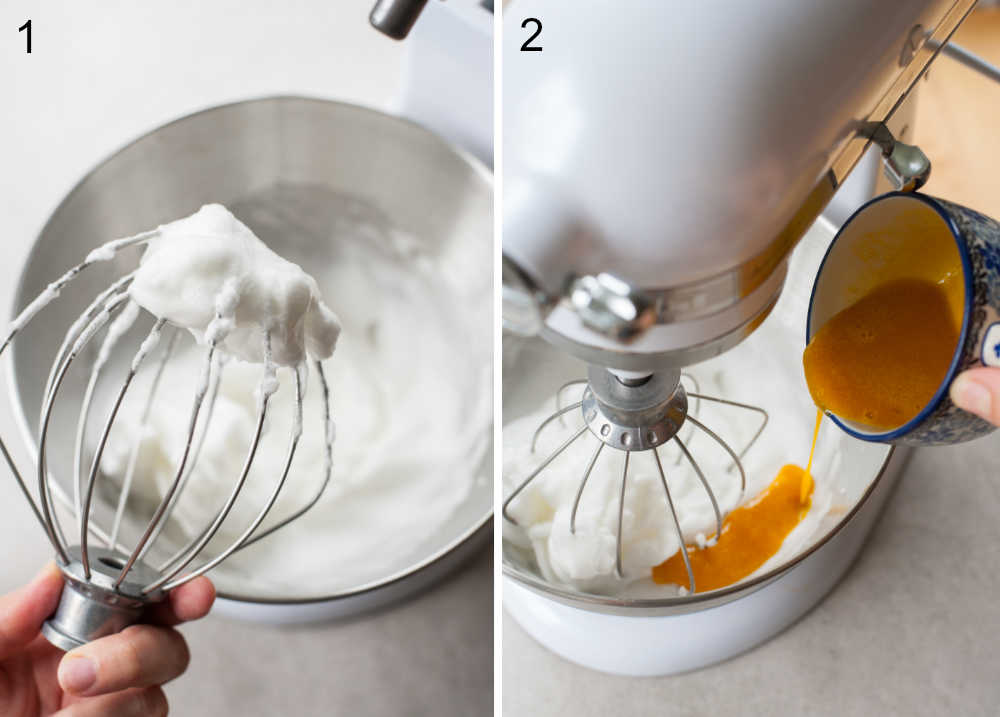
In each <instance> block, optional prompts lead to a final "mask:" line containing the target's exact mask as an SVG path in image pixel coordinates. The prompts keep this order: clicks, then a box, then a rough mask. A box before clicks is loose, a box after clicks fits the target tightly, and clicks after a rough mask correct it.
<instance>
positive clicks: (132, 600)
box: [0, 230, 333, 650]
mask: <svg viewBox="0 0 1000 717" xmlns="http://www.w3.org/2000/svg"><path fill="white" fill-rule="evenodd" d="M156 234H157V231H156V230H154V231H151V232H145V233H143V234H138V235H136V236H133V237H128V238H125V239H120V240H117V241H114V242H110V243H109V244H106V245H105V246H104V247H101V248H100V249H97V250H95V251H93V252H91V253H90V255H88V256H87V258H86V259H85V260H84V261H83V262H81V263H80V264H78V265H76V266H74V267H73V268H72V269H70V270H69V271H67V272H66V273H65V274H64V275H63V276H62V277H60V278H59V279H58V280H57V281H55V282H54V283H52V284H50V285H49V286H48V288H47V289H46V290H45V291H43V292H42V294H41V295H39V296H38V297H37V298H36V299H35V300H34V301H32V302H31V303H30V304H29V305H28V306H27V307H25V309H24V310H23V311H22V312H21V313H20V314H19V315H18V316H17V317H16V318H15V319H14V321H13V323H12V324H11V326H10V329H9V330H8V333H7V336H6V337H5V338H4V341H3V343H2V344H0V354H2V353H3V351H5V350H6V349H7V347H8V346H9V345H10V344H11V342H12V341H13V340H14V338H15V336H16V335H17V334H18V332H19V331H20V330H21V329H22V328H23V327H24V326H25V325H26V324H27V323H28V322H30V321H32V320H33V319H34V318H35V316H36V315H37V314H38V313H39V312H40V311H42V310H43V309H44V308H45V306H46V305H48V304H49V303H50V302H52V301H54V300H55V299H56V298H57V297H58V296H59V294H60V292H61V290H62V289H63V288H64V287H65V286H66V285H67V284H68V283H70V282H71V281H72V280H73V279H74V278H76V277H77V275H78V274H80V272H82V271H84V270H85V269H87V268H88V267H89V266H91V265H93V264H96V263H98V262H103V261H109V260H111V259H113V258H114V257H115V256H116V255H117V254H118V253H119V252H120V251H122V250H123V249H127V248H130V247H139V246H142V245H144V244H146V243H147V242H148V241H149V240H150V239H151V238H153V237H154V236H156ZM134 276H135V271H132V272H130V273H126V274H125V275H124V276H121V277H120V278H118V279H117V280H116V281H114V282H112V283H111V285H110V286H108V287H107V288H106V289H104V290H103V291H101V292H100V293H99V294H98V295H97V297H96V298H94V300H93V301H92V302H91V303H90V304H89V305H88V306H87V307H86V308H85V309H84V311H83V312H82V313H81V314H80V316H79V318H77V319H76V321H75V322H74V323H73V324H72V326H71V327H70V329H69V331H68V332H67V333H66V335H65V337H64V338H63V341H62V345H61V347H60V349H59V351H58V353H57V354H56V358H55V361H54V362H53V364H52V368H51V371H50V373H49V377H48V381H47V383H46V387H45V392H44V400H43V403H42V407H41V412H40V417H39V424H38V447H37V458H36V461H35V465H34V466H33V469H34V472H35V478H36V483H37V503H36V499H35V497H34V496H33V494H32V491H31V490H30V489H29V487H28V482H27V481H26V480H25V478H24V476H23V474H22V472H21V471H20V470H19V469H18V467H17V465H16V463H15V461H14V459H13V458H12V456H11V454H10V452H9V451H8V449H7V446H6V444H5V443H4V442H3V440H2V439H0V452H2V453H3V456H4V459H5V460H6V461H7V464H8V466H10V469H11V471H12V472H13V474H14V477H15V479H16V480H17V482H18V485H19V486H20V488H21V491H22V492H23V493H24V495H25V497H26V498H27V500H28V503H29V505H30V506H31V509H32V511H33V512H34V514H35V516H36V518H37V519H38V521H39V522H40V523H41V525H42V527H43V528H44V530H45V532H46V535H47V536H48V538H49V541H50V542H51V543H52V547H53V548H54V549H55V553H56V560H57V561H58V563H59V566H60V569H61V570H62V573H63V575H64V576H65V579H66V586H65V588H64V589H63V592H62V597H61V598H60V602H59V606H58V608H57V609H56V612H55V614H54V615H53V616H52V617H50V618H49V620H48V621H46V623H45V624H44V626H43V628H42V632H43V634H44V635H45V637H46V638H47V639H48V640H49V641H50V642H51V643H53V644H54V645H56V646H58V647H60V648H62V649H65V650H69V649H72V648H74V647H78V646H79V645H82V644H85V643H87V642H90V641H92V640H94V639H97V638H99V637H102V636H104V635H108V634H111V633H114V632H118V631H120V630H122V629H124V628H125V627H127V626H128V625H130V624H133V623H136V622H140V621H141V620H142V619H143V614H144V612H145V610H146V608H147V607H148V606H150V605H152V604H155V603H157V602H160V601H162V600H163V599H164V598H165V597H166V595H167V593H168V592H169V591H170V590H173V589H174V588H176V587H178V586H180V585H183V584H184V583H186V582H188V581H190V580H193V579H194V578H195V577H197V576H199V575H202V574H204V573H205V572H207V571H209V570H211V569H212V568H214V567H216V566H217V565H218V564H219V563H221V562H222V561H223V560H225V559H226V558H228V557H229V556H231V555H232V554H234V553H236V552H237V551H240V550H243V549H245V548H246V547H248V546H250V545H252V544H253V543H256V542H257V541H259V540H262V539H263V538H265V537H266V536H268V535H271V534H272V533H274V532H275V531H277V530H279V529H280V528H282V527H284V526H286V525H288V524H289V523H291V522H292V521H294V520H296V519H297V518H299V517H301V516H302V515H303V514H305V513H306V512H307V511H308V510H310V509H311V508H312V507H313V506H314V505H315V504H316V503H317V501H318V500H319V499H320V497H321V496H322V494H323V492H324V491H325V489H326V487H327V485H328V484H329V482H330V474H331V471H332V466H333V458H332V456H333V448H332V442H333V424H332V421H331V417H330V400H329V386H328V384H327V381H326V377H325V375H324V372H323V366H322V363H321V362H320V361H318V360H315V359H310V360H311V361H312V364H313V368H314V370H315V372H316V375H317V376H318V379H319V381H318V383H319V387H320V390H321V392H322V398H323V409H322V410H323V425H324V431H325V432H324V441H325V460H324V465H323V468H322V470H323V474H322V479H321V481H320V483H319V487H318V490H316V492H315V493H314V494H313V495H312V496H311V497H310V498H309V500H307V501H306V502H305V503H304V505H302V506H301V507H300V508H298V509H296V510H295V511H293V512H292V513H291V514H289V515H287V516H285V517H283V518H281V519H280V520H278V521H277V522H276V523H275V524H273V525H270V526H269V527H267V528H265V529H260V528H261V524H262V523H263V522H264V520H265V518H266V517H267V516H268V514H269V513H270V511H271V509H272V507H273V506H274V504H275V502H276V501H277V499H278V496H279V494H280V493H281V491H282V488H283V487H284V486H285V484H286V481H287V478H288V474H289V471H290V469H291V466H292V461H293V459H294V457H295V451H296V447H297V446H298V444H299V440H300V438H301V436H302V434H303V423H304V422H303V403H304V398H305V393H306V391H307V376H308V368H307V363H306V361H305V360H303V361H302V362H300V363H299V365H297V366H295V367H294V375H295V404H294V407H293V412H294V413H293V416H292V428H291V435H290V436H289V440H288V445H287V449H286V453H285V459H284V464H283V469H282V471H281V473H280V475H279V476H278V477H277V480H276V482H275V484H274V487H273V489H272V490H271V492H270V493H269V495H268V498H267V500H266V503H265V504H264V506H263V507H262V508H261V509H260V510H259V512H257V514H256V515H255V517H254V518H253V520H252V521H251V522H250V524H249V525H247V526H246V527H245V528H244V529H243V530H242V531H241V532H240V533H239V536H238V537H237V538H236V540H234V541H232V542H231V543H229V544H228V545H226V546H225V547H224V548H222V549H220V550H219V551H218V552H216V553H215V554H214V555H212V556H208V557H204V559H203V560H202V561H201V563H200V564H198V565H197V567H193V568H191V569H189V567H190V566H192V564H194V563H195V562H196V561H198V560H199V558H200V557H203V556H202V553H203V551H204V548H205V547H206V546H207V545H208V544H209V542H210V541H211V540H212V539H213V538H214V537H215V535H216V534H217V533H218V531H219V529H220V527H221V526H222V524H223V522H224V521H225V520H226V518H227V516H228V515H229V514H230V511H231V510H232V507H233V505H234V503H235V502H236V499H237V498H238V496H239V495H240V493H241V491H242V489H243V487H244V485H245V484H246V482H247V476H248V475H249V473H250V470H251V468H252V466H253V463H254V459H255V457H256V455H257V452H258V447H259V445H260V442H261V437H262V435H263V432H264V426H265V420H266V418H267V413H268V404H269V401H270V398H271V396H272V395H273V394H274V393H275V392H276V391H277V388H278V379H277V374H276V367H275V366H274V364H273V362H272V360H271V337H270V335H269V334H267V333H266V332H263V335H262V336H261V341H262V348H263V355H264V366H263V369H262V378H261V381H260V384H259V385H258V387H257V390H256V394H255V395H256V399H257V401H256V408H257V415H256V423H255V429H254V433H253V437H252V440H251V442H250V445H249V448H248V449H247V454H246V458H245V459H244V462H243V465H242V468H241V470H240V473H239V475H238V476H235V482H234V483H233V485H232V489H231V491H230V492H229V494H228V496H227V498H226V500H225V502H224V504H223V505H221V506H220V507H219V509H218V510H217V511H216V512H215V515H214V518H213V519H212V520H211V521H210V522H209V523H208V524H207V525H205V527H204V529H202V530H201V531H200V532H198V533H197V534H196V535H195V537H193V538H191V539H190V540H189V542H188V543H187V544H186V545H184V546H183V547H182V548H181V549H180V550H177V551H176V552H175V553H173V554H172V555H170V557H168V558H167V559H165V560H163V561H162V562H157V563H155V564H154V563H153V562H151V561H150V559H149V557H148V556H149V551H150V548H151V547H152V546H153V545H154V543H155V542H156V540H157V538H158V537H159V536H160V534H161V532H162V531H163V529H164V526H165V525H166V524H167V522H168V521H169V519H170V516H171V514H172V513H173V511H174V508H175V506H176V505H177V501H178V498H179V497H180V495H181V494H182V492H183V491H184V488H185V486H186V485H187V483H188V480H189V479H190V476H191V474H192V472H193V469H194V466H195V465H196V463H197V461H198V457H199V455H200V453H201V449H202V446H203V444H204V441H205V437H206V435H207V433H208V428H209V425H210V423H211V420H212V413H213V410H214V406H215V401H216V397H217V395H218V390H219V384H220V381H221V378H222V372H223V368H224V366H225V357H224V353H223V352H222V351H221V350H220V348H219V343H220V342H221V341H222V340H223V339H224V337H225V333H226V327H227V324H228V322H229V321H230V319H231V311H232V309H233V308H234V307H227V306H224V305H217V306H216V314H215V321H214V322H213V324H212V325H210V326H209V329H208V330H207V331H206V332H205V344H206V348H205V351H204V358H203V360H202V369H201V374H200V378H199V380H198V382H197V384H196V388H195V392H194V397H193V406H192V409H191V417H190V420H189V422H188V424H187V431H186V440H185V444H184V449H183V452H182V454H181V457H180V460H179V462H178V464H177V466H176V469H175V471H174V478H173V480H172V481H171V483H170V485H169V487H168V489H167V491H166V493H165V494H164V495H163V496H162V498H161V499H160V501H159V503H158V505H157V506H156V508H155V510H154V512H153V514H152V517H151V518H150V519H149V521H148V522H147V523H146V525H145V529H144V530H143V531H142V533H141V535H140V537H139V538H138V540H137V542H136V543H135V544H134V545H131V546H128V547H126V546H123V545H122V544H121V542H120V533H121V525H122V519H123V516H124V514H125V512H126V510H127V509H128V505H129V502H130V501H129V496H130V491H131V487H132V484H133V478H134V474H135V471H136V463H137V456H138V453H139V442H140V441H141V437H142V431H141V430H140V431H138V432H137V433H136V437H135V442H134V444H133V445H132V446H131V447H130V451H129V454H128V455H129V460H128V465H127V468H126V471H125V475H124V476H123V477H122V480H121V484H120V487H119V493H118V497H117V501H115V508H114V514H113V519H112V521H111V525H110V526H107V525H100V524H99V521H98V520H97V519H96V517H95V515H94V510H93V508H94V495H95V487H96V486H97V484H98V482H99V481H101V480H102V472H101V459H102V457H103V455H104V453H105V449H106V448H107V444H108V440H109V437H110V435H111V433H112V428H113V427H114V425H115V420H116V418H117V417H118V414H119V410H120V408H121V406H122V403H123V400H124V399H125V396H126V393H127V392H128V390H129V387H130V386H132V385H133V382H134V379H135V377H136V375H137V374H138V373H139V372H140V370H141V369H142V367H143V366H144V365H145V364H146V362H147V359H149V358H150V356H152V355H153V354H154V353H156V352H157V350H158V347H159V346H161V344H162V345H163V346H164V348H163V350H162V351H160V355H159V358H158V361H157V364H156V366H155V367H154V368H153V377H152V380H151V381H150V383H149V387H148V394H147V395H146V397H145V399H144V401H145V402H144V404H143V405H144V408H143V411H142V417H141V419H140V420H141V423H142V425H143V426H144V425H145V424H146V421H147V420H148V418H149V416H150V415H151V411H153V410H155V396H156V393H157V389H158V387H159V384H160V383H161V380H160V379H161V377H162V376H163V373H164V369H165V368H166V366H167V364H168V362H169V361H170V359H171V356H172V355H173V353H174V349H175V346H176V344H177V342H178V338H179V337H180V336H181V335H183V334H184V333H186V332H185V330H184V329H182V328H180V327H176V326H172V325H171V324H169V322H167V321H166V320H164V319H160V318H156V319H155V321H154V323H153V326H152V328H151V329H150V330H149V333H148V334H147V335H146V337H145V339H144V340H143V341H142V343H141V344H140V346H139V348H138V350H137V351H136V352H135V354H134V356H133V357H132V359H131V362H130V364H129V366H128V370H127V372H126V375H125V378H124V381H123V382H122V384H121V387H120V388H119V390H118V391H117V392H116V393H115V394H114V400H113V402H112V405H111V409H110V412H109V414H108V416H107V418H106V420H105V421H104V424H103V429H102V432H101V434H100V437H99V439H98V440H97V442H96V449H95V450H94V454H93V456H92V458H91V459H90V462H89V466H88V465H87V460H86V458H87V456H86V445H85V440H86V435H87V429H88V427H89V426H90V422H89V416H90V413H91V408H92V403H93V399H94V396H95V393H96V387H97V385H98V382H99V380H100V376H101V373H102V371H104V369H105V368H106V366H107V364H108V362H109V360H110V359H111V357H112V355H113V353H114V351H115V347H116V344H117V343H118V342H119V340H120V339H121V338H122V336H124V335H125V334H126V333H127V332H128V331H129V329H130V328H131V327H132V325H133V323H134V322H135V320H136V319H137V318H138V316H139V315H140V313H141V311H140V308H139V307H138V305H137V304H135V303H134V302H133V301H132V300H131V299H130V296H129V294H128V288H129V285H130V283H131V281H132V279H133V278H134ZM105 329H106V331H104V330H105ZM102 331H104V339H103V341H102V343H101V346H100V350H99V352H98V353H97V358H96V360H95V361H94V362H93V366H92V368H91V371H90V377H89V380H88V381H87V384H86V389H85V391H84V393H83V400H82V402H81V407H80V412H79V416H78V420H77V428H76V432H75V442H74V451H73V464H72V470H73V472H74V474H75V475H74V479H73V481H72V483H73V499H72V506H71V508H72V512H73V514H74V517H75V525H74V528H75V533H76V536H77V537H78V542H75V543H73V542H70V541H68V540H67V538H66V533H65V531H64V528H63V526H62V524H61V522H60V521H59V519H58V518H57V517H56V512H55V509H54V508H55V506H54V504H53V490H52V482H53V480H54V479H53V476H52V471H51V470H50V468H49V466H48V461H47V448H48V442H49V440H50V433H52V431H51V430H50V426H51V418H52V415H53V409H54V407H55V406H56V404H57V402H58V401H59V392H60V389H61V388H62V387H63V384H64V382H65V379H66V376H67V373H68V371H69V369H70V366H71V364H72V363H73V361H74V360H75V359H77V357H78V356H79V355H80V353H81V352H82V351H83V350H84V349H85V348H86V347H87V346H88V345H90V344H91V342H92V341H93V340H94V339H95V337H96V336H98V335H99V334H101V332H102ZM168 332H169V334H170V335H169V337H168V338H167V340H166V341H165V342H164V341H163V340H162V339H163V338H164V334H165V333H168ZM103 478H104V480H105V481H107V482H108V483H109V484H110V483H111V481H110V480H109V479H108V477H107V476H104V477H103ZM232 478H233V477H228V478H227V477H219V479H220V480H232ZM92 538H96V539H97V540H99V541H101V543H103V545H99V546H98V545H94V544H93V542H92Z"/></svg>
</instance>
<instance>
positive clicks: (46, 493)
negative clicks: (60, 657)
mask: <svg viewBox="0 0 1000 717" xmlns="http://www.w3.org/2000/svg"><path fill="white" fill-rule="evenodd" d="M127 300H128V296H127V295H126V294H117V295H114V296H113V297H110V298H108V300H107V301H106V302H105V304H104V307H103V308H102V309H101V311H100V312H98V313H97V314H96V315H95V316H94V317H93V319H92V320H91V321H90V322H89V323H87V324H86V326H84V327H83V329H82V330H81V331H80V332H79V335H78V336H77V337H76V340H75V341H74V342H73V345H72V347H71V348H70V349H69V352H68V353H66V354H65V355H64V356H62V355H61V356H57V357H56V363H57V364H58V366H59V368H58V370H57V371H56V372H55V378H54V380H53V381H52V384H51V387H50V390H49V391H47V392H46V393H47V395H46V398H45V402H44V403H43V405H42V413H41V418H40V428H39V432H38V496H39V500H40V501H41V509H42V516H43V517H44V518H45V523H46V527H47V530H48V532H49V534H50V538H51V539H53V540H54V541H55V542H56V543H58V544H59V547H58V548H57V549H56V552H58V553H59V555H60V557H63V558H65V559H66V562H65V563H64V564H67V563H68V562H69V556H68V554H67V548H68V543H67V542H66V538H65V536H64V535H62V527H61V525H60V524H59V522H58V521H56V520H54V519H53V515H52V510H51V505H52V492H51V490H52V488H51V485H50V476H49V471H48V464H47V461H46V447H47V445H48V441H47V439H48V432H49V424H50V420H51V418H52V409H53V407H54V405H55V399H56V396H57V395H58V393H59V388H60V387H61V386H62V384H63V381H64V380H65V378H66V374H67V372H68V371H69V367H70V366H71V365H72V363H73V360H74V359H75V358H76V356H77V355H78V354H79V353H80V351H81V350H83V347H84V346H85V345H86V344H87V343H88V342H89V341H90V340H91V339H92V338H93V337H94V335H95V334H97V332H98V331H100V330H101V329H102V328H103V327H104V326H105V325H106V324H107V323H108V321H110V320H111V317H112V315H113V314H114V312H115V311H116V310H117V309H118V308H119V307H121V306H122V305H123V304H124V303H125V302H126V301H127ZM84 522H86V520H85V521H84ZM64 546H65V547H64ZM88 577H89V575H88Z"/></svg>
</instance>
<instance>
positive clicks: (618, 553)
mask: <svg viewBox="0 0 1000 717" xmlns="http://www.w3.org/2000/svg"><path fill="white" fill-rule="evenodd" d="M631 455H632V451H625V466H624V467H623V468H622V489H621V493H619V495H618V534H617V537H616V538H615V572H616V573H618V577H619V578H624V577H625V569H624V565H623V564H624V562H625V542H624V541H623V540H622V530H623V528H622V524H623V523H624V522H625V486H626V483H627V482H628V461H629V457H630V456H631Z"/></svg>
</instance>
